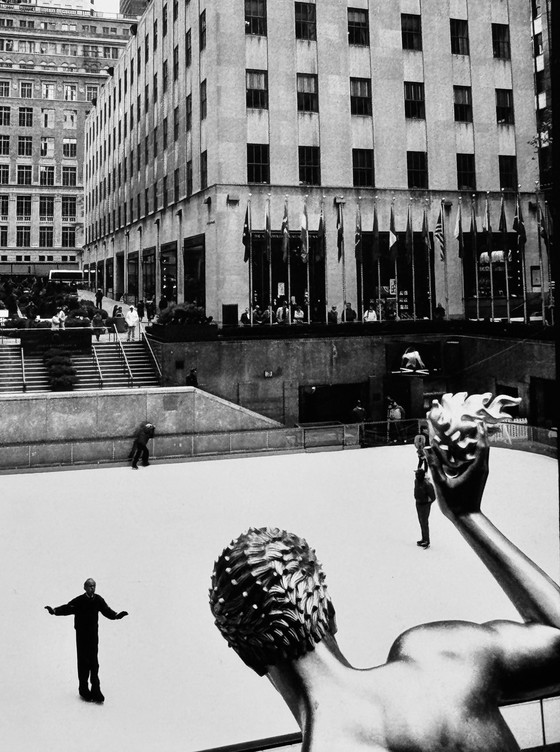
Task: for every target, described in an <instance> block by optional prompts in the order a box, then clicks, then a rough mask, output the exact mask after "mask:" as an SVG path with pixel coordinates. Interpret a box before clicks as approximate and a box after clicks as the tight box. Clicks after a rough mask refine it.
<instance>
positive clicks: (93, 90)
mask: <svg viewBox="0 0 560 752" xmlns="http://www.w3.org/2000/svg"><path fill="white" fill-rule="evenodd" d="M97 91H98V88H97V86H86V99H87V101H88V102H93V100H94V99H97Z"/></svg>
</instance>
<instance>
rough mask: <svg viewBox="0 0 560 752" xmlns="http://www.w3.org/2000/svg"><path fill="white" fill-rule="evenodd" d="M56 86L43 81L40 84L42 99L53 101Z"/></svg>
mask: <svg viewBox="0 0 560 752" xmlns="http://www.w3.org/2000/svg"><path fill="white" fill-rule="evenodd" d="M55 89H56V84H54V83H51V82H49V81H43V82H42V83H41V95H42V97H43V99H54V97H55Z"/></svg>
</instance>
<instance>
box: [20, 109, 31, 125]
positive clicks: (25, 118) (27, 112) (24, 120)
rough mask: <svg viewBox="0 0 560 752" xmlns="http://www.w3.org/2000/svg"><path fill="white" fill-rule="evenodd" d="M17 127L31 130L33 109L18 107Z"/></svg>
mask: <svg viewBox="0 0 560 752" xmlns="http://www.w3.org/2000/svg"><path fill="white" fill-rule="evenodd" d="M19 127H20V128H32V127H33V107H20V108H19Z"/></svg>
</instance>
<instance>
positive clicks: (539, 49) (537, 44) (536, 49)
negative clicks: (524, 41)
mask: <svg viewBox="0 0 560 752" xmlns="http://www.w3.org/2000/svg"><path fill="white" fill-rule="evenodd" d="M543 52H544V46H543V35H542V31H541V32H539V33H538V34H535V35H534V37H533V54H534V55H535V56H536V57H538V56H539V55H542V54H543Z"/></svg>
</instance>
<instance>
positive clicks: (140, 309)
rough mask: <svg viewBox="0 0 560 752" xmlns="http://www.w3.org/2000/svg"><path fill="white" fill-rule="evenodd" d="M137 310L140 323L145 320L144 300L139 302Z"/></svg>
mask: <svg viewBox="0 0 560 752" xmlns="http://www.w3.org/2000/svg"><path fill="white" fill-rule="evenodd" d="M136 310H137V311H138V318H139V319H140V321H142V319H143V318H144V314H145V312H146V309H145V307H144V301H143V300H139V301H138V305H137V306H136Z"/></svg>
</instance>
